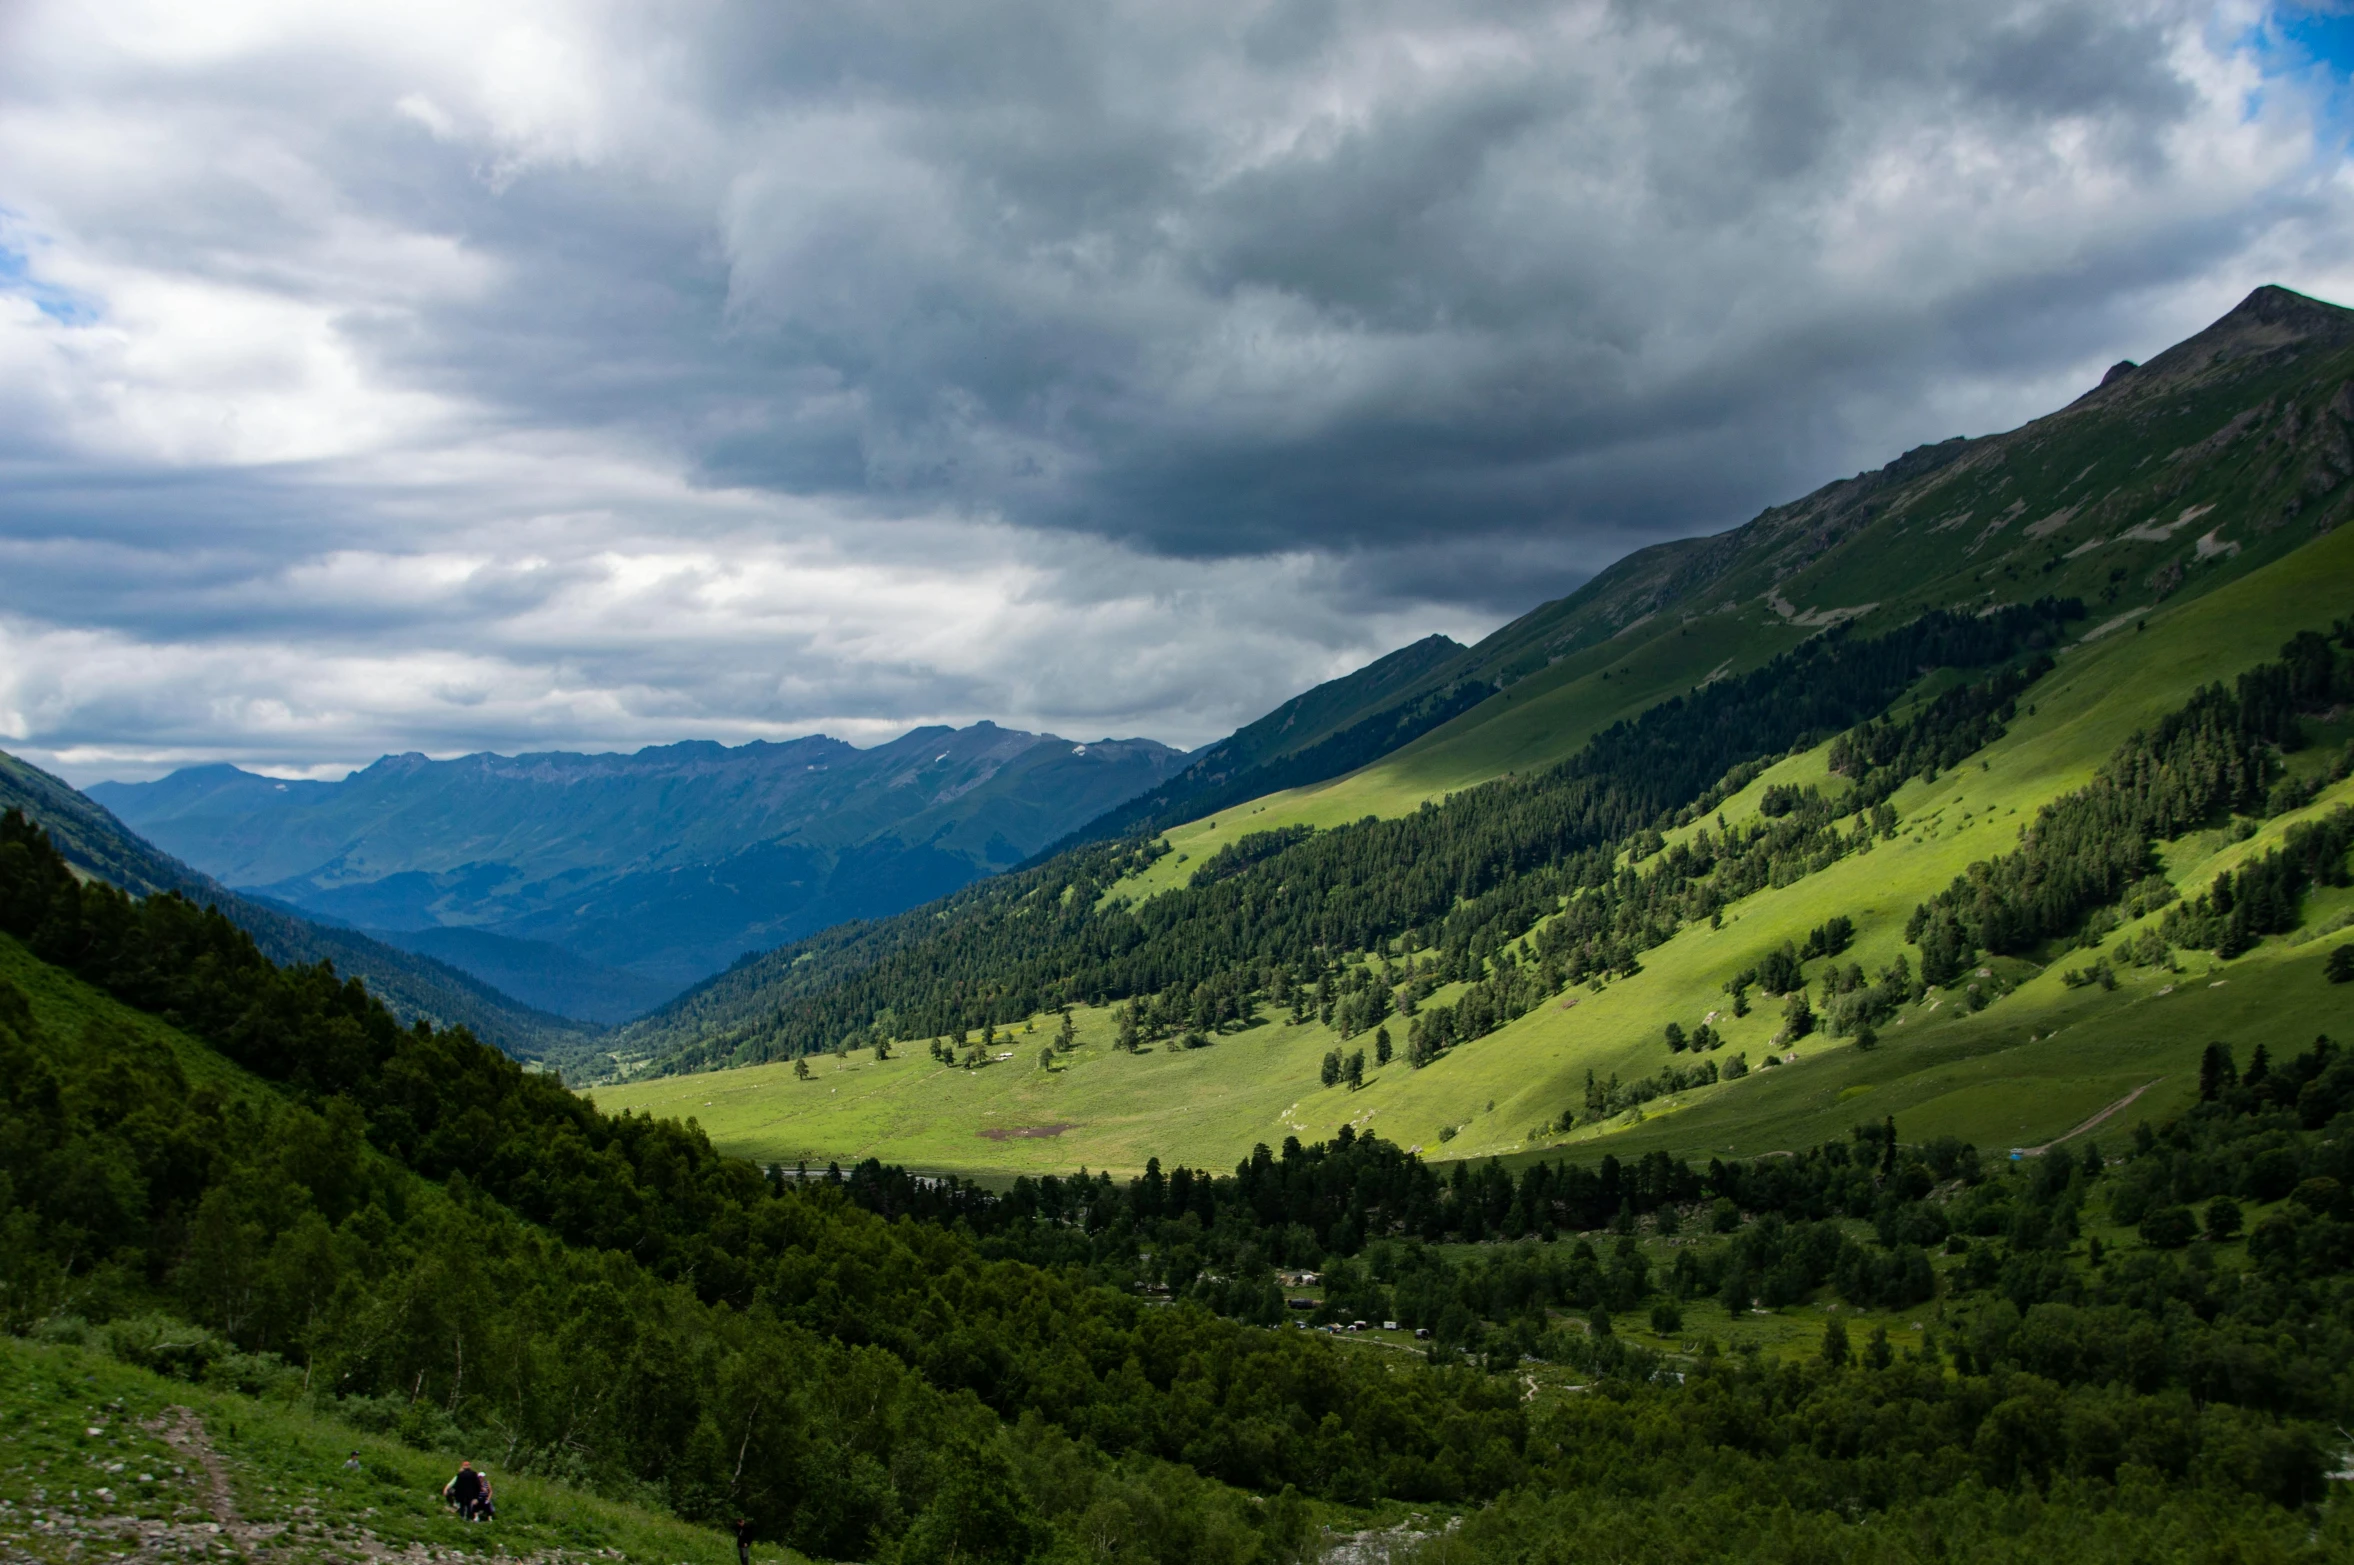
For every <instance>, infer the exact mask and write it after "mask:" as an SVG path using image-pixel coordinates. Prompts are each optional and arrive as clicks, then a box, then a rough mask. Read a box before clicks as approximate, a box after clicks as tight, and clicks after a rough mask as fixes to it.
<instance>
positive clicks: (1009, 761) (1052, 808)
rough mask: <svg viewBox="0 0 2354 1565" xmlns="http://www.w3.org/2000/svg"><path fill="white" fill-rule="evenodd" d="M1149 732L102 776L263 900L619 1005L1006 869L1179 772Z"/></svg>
mask: <svg viewBox="0 0 2354 1565" xmlns="http://www.w3.org/2000/svg"><path fill="white" fill-rule="evenodd" d="M1183 764H1184V757H1183V756H1182V755H1181V754H1180V753H1179V752H1178V751H1176V750H1173V749H1171V748H1169V747H1168V746H1166V745H1163V744H1159V743H1156V742H1155V741H1153V740H1150V739H1103V740H1097V741H1094V742H1092V743H1074V742H1072V741H1070V740H1066V739H1062V738H1058V737H1056V736H1054V735H1051V734H1033V733H1024V732H1020V731H1018V730H1013V729H1006V728H1000V727H998V726H997V725H996V724H993V723H988V722H982V723H976V724H974V725H972V726H971V727H969V728H963V729H951V728H946V727H925V728H918V729H916V730H914V731H912V732H910V733H908V734H905V735H903V736H901V737H900V738H898V739H896V740H893V741H891V742H890V743H888V744H883V745H877V746H874V747H873V748H871V749H863V750H862V749H858V748H856V747H854V746H852V745H849V744H846V743H844V742H843V741H841V740H838V739H832V738H827V737H824V736H822V735H812V736H810V737H807V738H802V739H794V740H790V741H787V742H784V743H768V742H761V741H755V742H753V743H750V744H745V745H739V746H735V747H732V748H730V747H727V746H723V745H719V744H714V743H709V742H690V743H684V744H673V745H663V746H657V747H652V748H648V749H644V750H640V751H638V752H636V753H635V754H631V755H581V754H571V753H564V752H550V753H541V754H530V755H518V756H502V755H490V754H479V755H468V756H462V757H459V758H457V759H454V760H444V761H436V760H429V759H428V758H426V757H425V756H422V755H415V754H410V755H396V756H387V757H385V758H384V759H382V760H380V761H378V762H376V763H375V764H374V765H372V766H369V767H367V768H365V769H364V770H361V771H357V772H354V773H352V774H351V775H350V776H348V777H346V778H344V779H342V780H341V781H338V782H308V781H292V780H283V779H279V778H272V777H264V776H257V775H255V774H253V773H251V772H245V771H241V770H239V769H237V768H236V767H232V766H202V767H191V768H187V769H184V770H181V771H178V772H174V773H173V774H171V775H170V776H168V777H165V778H162V779H160V780H158V781H155V782H148V783H100V784H98V785H96V786H95V787H93V788H92V789H90V790H89V792H90V797H91V798H93V799H95V800H96V801H98V802H99V803H101V804H103V805H105V806H106V807H107V808H108V809H110V810H112V811H113V812H114V813H115V814H116V815H117V816H119V817H121V818H122V819H123V820H124V821H125V822H127V823H128V824H129V825H130V826H132V827H133V828H134V829H135V830H137V831H139V832H140V833H142V834H143V835H145V836H146V837H148V838H149V839H151V840H152V841H153V842H155V843H156V844H157V845H158V846H159V847H161V848H163V849H164V850H165V851H167V852H169V853H172V854H175V855H177V856H179V857H181V858H183V859H185V860H187V861H188V862H189V863H190V864H193V865H194V866H196V867H197V868H198V869H200V870H202V871H203V872H204V873H206V874H209V875H211V876H213V877H214V878H216V879H218V880H220V881H222V882H224V883H225V884H228V885H231V886H234V887H237V888H239V889H240V890H242V891H244V892H246V893H248V894H249V895H251V896H253V897H255V898H257V899H261V900H264V901H267V902H270V903H273V904H276V905H279V906H282V907H285V908H287V909H290V910H294V911H297V912H300V913H301V914H303V915H304V916H306V917H308V918H311V919H314V920H317V921H321V922H325V923H332V924H340V925H345V926H349V927H353V928H358V929H363V930H367V931H370V932H371V933H374V934H375V935H377V936H378V938H381V939H383V940H385V941H387V942H389V943H392V944H395V945H399V946H402V947H404V948H407V949H409V950H413V951H417V952H421V953H424V954H428V955H431V956H433V957H436V958H438V959H440V960H441V961H444V962H447V963H449V964H451V965H453V966H456V967H459V968H462V969H464V970H466V971H468V972H471V973H474V974H476V975H478V976H479V977H481V978H483V979H485V980H487V981H489V982H491V983H494V984H497V985H498V986H499V987H501V988H503V989H505V990H506V991H507V992H509V993H512V994H515V995H517V996H519V997H521V998H523V999H525V1000H527V1001H529V1002H530V1003H531V1004H534V1005H537V1006H541V1007H544V1008H547V1009H549V1010H553V1011H555V1012H557V1013H559V1014H563V1015H567V1016H576V1017H581V1018H583V1019H586V1020H590V1021H597V1022H613V1021H620V1020H623V1019H625V1018H627V1017H630V1016H634V1015H637V1014H639V1013H641V1012H643V1011H645V1010H648V1009H650V1008H652V1007H653V1006H654V1005H656V1004H658V1003H659V1002H660V1001H662V1000H663V999H665V998H667V997H668V996H669V995H671V994H674V993H676V992H677V991H678V990H679V989H681V988H683V987H685V986H686V985H688V984H690V983H693V982H694V981H696V980H697V979H700V978H702V977H705V976H707V975H709V974H711V973H713V972H716V971H718V970H719V969H721V968H724V967H726V966H727V965H728V964H729V963H730V962H732V961H734V960H735V959H736V958H737V957H738V956H740V955H742V954H744V953H745V952H747V951H751V950H757V949H765V948H767V947H770V946H774V945H778V944H781V943H783V942H785V941H787V940H791V939H794V938H797V937H799V936H801V935H804V934H808V933H812V932H814V931H816V930H818V929H821V928H824V927H826V926H828V925H831V924H836V923H840V922H843V921H844V920H849V919H858V918H871V917H875V916H878V915H883V914H889V913H896V912H898V911H900V910H901V909H903V908H907V907H911V906H914V905H916V904H918V903H921V902H925V901H928V900H930V899H932V898H934V897H938V896H942V895H945V894H946V893H948V892H951V891H954V890H956V889H957V888H958V887H960V886H963V885H965V884H967V883H969V882H970V881H972V880H974V879H976V878H978V877H980V876H983V875H988V874H991V873H994V872H996V871H999V870H1003V869H1006V868H1010V867H1011V866H1013V865H1014V864H1016V863H1019V862H1020V861H1021V860H1023V859H1024V858H1026V857H1028V856H1029V855H1031V854H1032V853H1035V852H1036V851H1037V850H1038V849H1040V848H1041V847H1043V846H1045V845H1046V844H1048V843H1050V842H1052V841H1054V840H1055V839H1056V838H1057V837H1059V836H1061V835H1063V834H1064V833H1066V832H1068V831H1070V830H1071V829H1072V828H1074V827H1075V826H1078V825H1080V824H1081V823H1083V822H1085V821H1087V820H1089V819H1091V818H1093V817H1094V816H1096V815H1098V814H1100V813H1101V812H1102V811H1103V810H1105V809H1106V808H1108V807H1109V806H1111V805H1114V804H1117V803H1118V802H1120V801H1121V800H1123V799H1125V798H1128V797H1129V796H1131V795H1133V794H1136V793H1138V792H1140V791H1142V790H1144V789H1146V788H1150V787H1151V786H1153V785H1154V784H1156V783H1158V782H1160V781H1162V780H1163V779H1164V778H1166V777H1168V776H1169V775H1171V774H1172V773H1173V772H1175V771H1177V770H1178V769H1179V768H1180V767H1181V766H1182V765H1183Z"/></svg>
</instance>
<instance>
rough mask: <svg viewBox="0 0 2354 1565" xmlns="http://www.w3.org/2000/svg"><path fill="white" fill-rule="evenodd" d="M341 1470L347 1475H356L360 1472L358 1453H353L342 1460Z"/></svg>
mask: <svg viewBox="0 0 2354 1565" xmlns="http://www.w3.org/2000/svg"><path fill="white" fill-rule="evenodd" d="M343 1470H344V1471H345V1472H347V1473H356V1472H358V1471H359V1470H360V1453H359V1452H357V1451H354V1452H353V1453H352V1454H351V1455H349V1456H347V1457H345V1458H344V1459H343Z"/></svg>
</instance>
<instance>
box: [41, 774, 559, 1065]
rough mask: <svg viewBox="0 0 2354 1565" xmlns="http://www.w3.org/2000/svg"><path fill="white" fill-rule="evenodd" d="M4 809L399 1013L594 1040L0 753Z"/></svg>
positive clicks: (547, 1055)
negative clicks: (237, 878) (241, 883)
mask: <svg viewBox="0 0 2354 1565" xmlns="http://www.w3.org/2000/svg"><path fill="white" fill-rule="evenodd" d="M7 809H18V810H22V811H23V812H24V813H25V815H26V816H27V817H28V818H30V819H32V820H34V821H36V822H38V823H39V824H40V825H41V827H42V828H43V829H44V830H46V831H47V832H48V833H49V834H50V836H51V838H52V839H53V840H54V841H55V842H56V843H57V845H58V849H59V851H61V852H62V853H63V854H64V855H65V857H66V859H67V861H68V862H69V863H71V864H72V865H73V866H74V867H75V868H76V869H77V870H79V871H81V872H82V873H83V874H86V875H89V876H91V877H92V878H94V879H98V880H103V881H105V882H106V883H107V884H109V885H112V886H118V887H120V888H122V889H123V890H125V891H128V892H130V893H132V894H133V895H135V896H146V895H149V894H151V893H154V892H158V891H173V892H178V893H179V894H180V895H182V896H184V897H187V898H188V899H189V900H190V901H192V902H195V903H197V904H198V905H199V906H203V907H217V908H219V909H220V910H221V912H222V913H223V914H224V915H226V916H227V917H228V918H229V920H230V921H231V922H232V923H234V924H236V925H237V927H238V928H240V929H242V930H244V931H245V932H246V933H247V934H249V935H251V936H252V937H253V940H254V943H255V944H256V945H257V946H259V947H260V948H261V950H262V953H263V954H264V955H266V956H268V957H269V958H270V960H272V961H274V962H282V963H293V964H305V963H312V962H333V963H334V964H335V968H336V971H338V972H340V973H344V974H347V975H350V976H352V977H356V978H360V979H363V980H365V981H366V982H367V984H368V986H369V987H370V988H371V989H372V990H374V991H375V992H376V994H377V995H379V996H380V997H381V998H382V999H383V1000H384V1002H385V1004H387V1005H389V1006H390V1007H392V1009H393V1011H394V1012H395V1014H397V1015H398V1016H399V1017H400V1018H401V1019H402V1020H403V1021H405V1022H413V1021H418V1020H424V1021H428V1022H431V1023H434V1024H435V1025H437V1026H442V1027H465V1028H468V1029H470V1030H471V1031H472V1032H473V1033H474V1035H475V1036H476V1037H478V1038H481V1039H482V1040H484V1041H485V1042H487V1043H491V1044H494V1045H496V1046H497V1047H499V1048H501V1049H504V1050H506V1051H507V1052H508V1053H510V1054H512V1055H514V1056H516V1057H517V1058H518V1059H535V1060H547V1061H550V1062H551V1063H555V1062H562V1061H567V1060H571V1059H573V1058H575V1057H576V1056H580V1055H583V1054H584V1053H585V1052H586V1051H588V1050H590V1049H592V1048H593V1047H594V1041H595V1038H596V1035H597V1030H596V1029H595V1028H592V1027H584V1026H582V1025H581V1024H579V1023H578V1022H575V1021H571V1020H568V1019H566V1018H564V1017H561V1016H555V1015H550V1014H548V1013H547V1012H545V1011H538V1010H534V1009H533V1008H531V1007H530V1006H528V1005H526V1004H523V1003H521V1002H519V1001H517V1000H516V999H515V998H513V997H512V996H510V995H507V994H505V993H502V992H501V991H500V990H498V989H497V988H495V987H494V986H492V985H491V984H488V983H485V982H484V981H482V980H481V979H479V978H477V977H475V976H474V975H473V974H471V973H468V972H464V971H461V970H460V969H459V968H457V967H455V966H452V965H450V964H449V963H446V962H441V961H437V960H435V959H434V958H433V957H432V956H430V955H424V954H419V953H416V952H411V951H404V950H400V949H398V948H396V947H394V946H390V945H387V944H385V943H384V942H382V941H380V940H372V939H370V938H369V937H368V936H366V935H363V934H360V933H359V932H357V931H356V930H350V929H339V928H336V927H334V926H332V925H330V924H324V923H319V922H316V921H314V920H311V919H307V918H302V917H299V916H297V915H295V914H293V913H290V912H288V911H286V910H285V909H283V908H277V907H272V906H269V905H267V904H265V903H262V902H258V901H256V900H254V899H253V898H250V897H241V896H239V895H237V894H236V893H235V892H233V891H230V890H229V889H227V888H226V887H224V886H222V885H221V884H220V883H219V882H217V881H215V880H213V879H212V878H211V877H210V876H207V875H203V874H200V873H198V872H197V871H195V870H193V869H191V868H189V867H188V866H187V865H186V864H183V863H181V862H180V861H179V860H178V859H175V858H173V857H172V856H171V855H170V854H168V853H165V852H162V851H161V850H159V849H158V848H156V847H155V846H154V845H152V844H151V843H149V842H147V841H145V840H144V839H142V838H141V837H140V836H138V835H137V834H136V833H135V832H133V831H131V830H130V829H129V828H128V827H126V826H125V825H124V824H123V823H122V822H121V821H119V820H117V819H115V817H114V816H113V815H112V814H111V813H110V812H108V811H107V810H106V809H105V808H104V807H103V806H101V805H99V804H97V803H96V802H94V801H93V800H91V799H90V798H88V797H87V796H85V795H84V794H81V793H79V792H77V791H76V790H75V789H74V788H73V787H72V786H71V785H69V784H67V783H66V782H64V781H62V780H60V779H59V778H56V777H52V776H50V775H49V774H48V773H47V772H45V771H42V770H41V769H40V768H39V767H37V766H34V765H32V764H30V763H29V762H26V761H23V760H20V759H18V758H17V757H16V756H13V755H9V754H6V753H5V752H0V810H7Z"/></svg>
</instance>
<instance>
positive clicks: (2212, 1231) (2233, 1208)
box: [2207, 1195, 2242, 1241]
mask: <svg viewBox="0 0 2354 1565" xmlns="http://www.w3.org/2000/svg"><path fill="white" fill-rule="evenodd" d="M2241 1222H2242V1219H2241V1217H2240V1204H2239V1203H2238V1202H2237V1201H2234V1200H2233V1199H2232V1198H2231V1197H2230V1196H2227V1195H2219V1196H2217V1197H2216V1198H2215V1199H2214V1200H2212V1201H2210V1202H2208V1203H2207V1237H2208V1238H2210V1239H2214V1240H2218V1241H2220V1240H2225V1239H2236V1238H2238V1237H2239V1232H2240V1227H2241Z"/></svg>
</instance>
